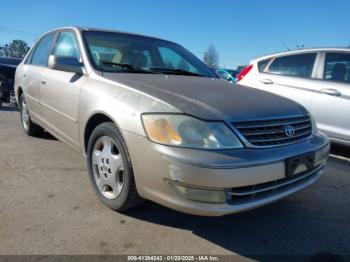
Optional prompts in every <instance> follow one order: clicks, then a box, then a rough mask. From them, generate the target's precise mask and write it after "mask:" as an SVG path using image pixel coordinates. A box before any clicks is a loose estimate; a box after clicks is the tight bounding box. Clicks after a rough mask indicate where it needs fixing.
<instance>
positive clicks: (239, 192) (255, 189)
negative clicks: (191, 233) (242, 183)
mask: <svg viewBox="0 0 350 262" xmlns="http://www.w3.org/2000/svg"><path fill="white" fill-rule="evenodd" d="M320 169H321V167H318V168H315V169H313V170H312V171H308V172H304V173H302V174H299V175H295V176H294V177H291V178H282V179H280V180H275V181H272V182H267V183H273V185H271V186H265V187H262V186H263V185H264V184H267V183H263V184H257V185H254V186H251V187H252V189H251V190H249V189H248V190H244V188H245V187H242V188H232V189H231V190H230V191H228V192H227V193H228V194H229V195H233V196H247V195H253V194H257V193H261V192H264V191H269V190H275V189H278V188H280V187H284V186H288V185H291V184H293V183H295V182H297V181H299V180H303V179H306V178H308V177H309V176H312V175H313V174H314V173H315V172H318V171H319V170H320ZM259 186H260V188H259Z"/></svg>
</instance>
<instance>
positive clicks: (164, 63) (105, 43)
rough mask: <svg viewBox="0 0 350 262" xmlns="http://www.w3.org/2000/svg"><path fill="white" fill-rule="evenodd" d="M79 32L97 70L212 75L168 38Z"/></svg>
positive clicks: (201, 63)
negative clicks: (81, 33) (166, 39)
mask: <svg viewBox="0 0 350 262" xmlns="http://www.w3.org/2000/svg"><path fill="white" fill-rule="evenodd" d="M83 36H84V41H85V44H86V46H87V51H88V53H89V54H90V59H91V60H92V64H93V65H94V67H95V68H96V69H97V70H100V71H104V72H131V73H165V74H177V75H189V76H204V77H215V75H214V74H213V73H212V72H211V71H210V70H209V68H208V67H207V66H206V65H205V64H204V63H203V62H201V61H200V60H199V59H198V58H196V57H195V56H194V55H193V54H191V53H190V52H189V51H187V50H186V49H184V48H183V47H181V46H179V45H177V44H175V43H172V42H168V41H164V40H159V39H155V38H151V37H144V36H138V35H131V34H125V33H113V32H102V31H84V32H83Z"/></svg>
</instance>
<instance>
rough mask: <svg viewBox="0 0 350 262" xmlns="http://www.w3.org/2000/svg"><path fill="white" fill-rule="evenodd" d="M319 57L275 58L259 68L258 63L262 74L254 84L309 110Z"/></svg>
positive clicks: (295, 55)
mask: <svg viewBox="0 0 350 262" xmlns="http://www.w3.org/2000/svg"><path fill="white" fill-rule="evenodd" d="M319 57H320V54H319V53H317V52H310V53H302V54H292V55H284V56H280V57H276V58H274V59H273V60H272V61H268V64H263V65H261V66H260V65H259V63H258V66H259V68H260V67H261V69H260V70H262V72H261V73H260V74H258V76H257V83H256V84H257V86H258V88H259V89H263V90H266V91H268V92H272V93H274V94H278V95H281V96H284V97H286V98H289V99H292V100H294V101H296V102H298V103H300V104H302V105H303V106H304V107H306V108H307V109H308V110H311V106H312V99H313V95H314V92H315V90H314V88H313V81H314V80H313V79H314V78H315V77H316V76H317V67H316V64H318V61H319V59H320V58H319ZM262 62H264V63H265V60H264V61H262Z"/></svg>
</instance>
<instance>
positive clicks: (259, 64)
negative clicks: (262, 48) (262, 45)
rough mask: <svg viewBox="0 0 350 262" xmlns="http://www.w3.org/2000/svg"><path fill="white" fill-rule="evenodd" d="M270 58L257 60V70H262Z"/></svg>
mask: <svg viewBox="0 0 350 262" xmlns="http://www.w3.org/2000/svg"><path fill="white" fill-rule="evenodd" d="M270 61H271V58H270V59H264V60H261V61H259V62H258V69H259V72H263V71H264V70H265V68H266V66H267V65H268V64H269V63H270Z"/></svg>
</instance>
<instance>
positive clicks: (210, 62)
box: [203, 44, 219, 68]
mask: <svg viewBox="0 0 350 262" xmlns="http://www.w3.org/2000/svg"><path fill="white" fill-rule="evenodd" d="M203 61H204V63H206V64H207V66H209V67H210V68H217V67H218V66H219V54H218V52H217V51H216V49H215V47H214V46H213V45H212V44H210V45H209V46H208V49H207V51H205V53H204V57H203Z"/></svg>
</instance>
